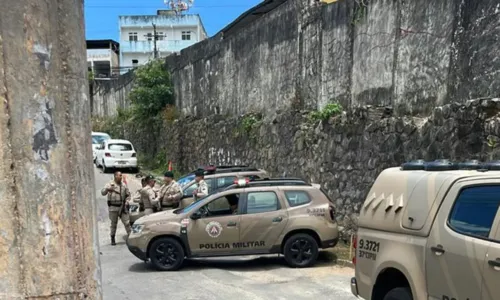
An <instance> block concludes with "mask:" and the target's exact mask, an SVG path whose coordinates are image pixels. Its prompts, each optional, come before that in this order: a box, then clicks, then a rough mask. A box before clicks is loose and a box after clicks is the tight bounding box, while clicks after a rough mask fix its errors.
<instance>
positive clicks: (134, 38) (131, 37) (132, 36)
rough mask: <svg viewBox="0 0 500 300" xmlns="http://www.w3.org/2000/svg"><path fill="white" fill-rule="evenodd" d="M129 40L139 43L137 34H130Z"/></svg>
mask: <svg viewBox="0 0 500 300" xmlns="http://www.w3.org/2000/svg"><path fill="white" fill-rule="evenodd" d="M128 40H129V41H131V42H137V32H129V33H128Z"/></svg>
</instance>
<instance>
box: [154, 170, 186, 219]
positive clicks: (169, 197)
mask: <svg viewBox="0 0 500 300" xmlns="http://www.w3.org/2000/svg"><path fill="white" fill-rule="evenodd" d="M164 176H165V177H164V179H163V180H164V181H165V183H164V184H163V185H162V186H161V188H160V195H159V205H160V206H161V207H160V210H162V211H164V210H170V209H174V208H176V207H178V206H179V201H180V200H181V198H182V189H181V187H180V185H179V184H178V183H177V182H176V181H175V180H174V173H172V172H170V171H168V172H165V174H164Z"/></svg>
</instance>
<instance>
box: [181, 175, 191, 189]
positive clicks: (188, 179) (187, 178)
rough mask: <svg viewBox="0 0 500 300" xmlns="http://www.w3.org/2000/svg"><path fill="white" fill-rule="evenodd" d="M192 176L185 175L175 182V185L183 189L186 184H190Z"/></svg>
mask: <svg viewBox="0 0 500 300" xmlns="http://www.w3.org/2000/svg"><path fill="white" fill-rule="evenodd" d="M194 177H195V176H194V175H186V176H184V177H181V178H179V180H177V183H178V184H179V185H180V186H181V187H183V186H185V185H186V184H188V183H190V182H191V181H192V180H193V179H194Z"/></svg>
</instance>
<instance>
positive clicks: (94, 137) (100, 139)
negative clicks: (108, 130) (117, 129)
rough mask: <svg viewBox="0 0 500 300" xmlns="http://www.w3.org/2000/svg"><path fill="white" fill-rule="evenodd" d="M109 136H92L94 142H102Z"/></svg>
mask: <svg viewBox="0 0 500 300" xmlns="http://www.w3.org/2000/svg"><path fill="white" fill-rule="evenodd" d="M108 139H109V136H107V135H93V136H92V144H102V142H104V141H105V140H108Z"/></svg>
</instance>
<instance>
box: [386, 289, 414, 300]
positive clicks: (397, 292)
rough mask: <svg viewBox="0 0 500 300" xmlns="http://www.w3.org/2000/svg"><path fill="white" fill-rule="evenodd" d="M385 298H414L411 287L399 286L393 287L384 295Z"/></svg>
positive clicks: (388, 299) (410, 299)
mask: <svg viewBox="0 0 500 300" xmlns="http://www.w3.org/2000/svg"><path fill="white" fill-rule="evenodd" d="M384 300H413V296H412V294H411V291H410V288H407V287H398V288H395V289H392V290H390V291H389V293H387V294H386V295H385V297H384Z"/></svg>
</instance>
